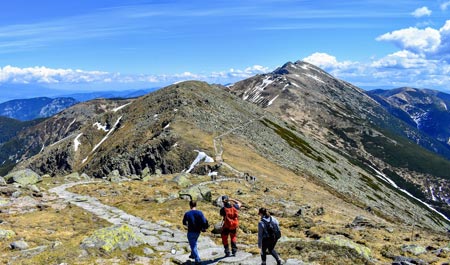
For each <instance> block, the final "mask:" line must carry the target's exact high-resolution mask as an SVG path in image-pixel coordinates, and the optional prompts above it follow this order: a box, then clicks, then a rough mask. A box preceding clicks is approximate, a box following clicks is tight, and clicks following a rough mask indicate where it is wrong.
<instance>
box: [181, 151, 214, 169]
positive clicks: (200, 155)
mask: <svg viewBox="0 0 450 265" xmlns="http://www.w3.org/2000/svg"><path fill="white" fill-rule="evenodd" d="M194 151H195V152H198V155H197V157H196V158H195V160H194V162H192V164H191V166H190V167H189V169H188V170H187V171H186V172H187V173H190V172H191V170H192V169H194V167H195V166H196V165H198V163H200V162H201V161H203V160H204V161H205V163H212V162H214V159H212V158H211V157H210V156H208V155H207V154H206V153H205V152H201V151H198V150H194Z"/></svg>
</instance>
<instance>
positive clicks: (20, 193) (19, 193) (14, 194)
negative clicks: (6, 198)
mask: <svg viewBox="0 0 450 265" xmlns="http://www.w3.org/2000/svg"><path fill="white" fill-rule="evenodd" d="M20 195H22V192H21V191H20V190H16V191H15V192H13V194H11V197H13V198H19V197H20Z"/></svg>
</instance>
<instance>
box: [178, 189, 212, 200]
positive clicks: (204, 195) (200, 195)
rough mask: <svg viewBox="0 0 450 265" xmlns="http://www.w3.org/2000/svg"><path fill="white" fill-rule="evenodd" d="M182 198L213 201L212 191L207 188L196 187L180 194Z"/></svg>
mask: <svg viewBox="0 0 450 265" xmlns="http://www.w3.org/2000/svg"><path fill="white" fill-rule="evenodd" d="M179 195H180V197H186V196H188V197H190V199H191V200H195V201H208V202H210V201H211V198H212V195H211V190H210V189H209V188H208V187H207V186H194V187H191V188H188V189H185V190H182V191H180V192H179Z"/></svg>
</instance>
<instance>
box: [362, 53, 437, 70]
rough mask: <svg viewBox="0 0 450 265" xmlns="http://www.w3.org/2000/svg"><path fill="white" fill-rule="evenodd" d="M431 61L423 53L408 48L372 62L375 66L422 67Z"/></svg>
mask: <svg viewBox="0 0 450 265" xmlns="http://www.w3.org/2000/svg"><path fill="white" fill-rule="evenodd" d="M428 65H429V61H428V60H426V59H425V57H424V56H423V55H420V54H416V53H413V52H410V51H407V50H402V51H398V52H395V53H392V54H389V55H387V56H386V57H384V58H382V59H380V60H376V61H374V62H372V64H371V66H372V67H374V68H403V69H408V68H421V67H427V66H428Z"/></svg>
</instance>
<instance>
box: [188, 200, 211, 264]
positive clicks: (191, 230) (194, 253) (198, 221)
mask: <svg viewBox="0 0 450 265" xmlns="http://www.w3.org/2000/svg"><path fill="white" fill-rule="evenodd" d="M189 207H190V208H191V210H190V211H187V212H186V213H185V214H184V217H183V225H185V226H187V229H188V232H187V238H188V241H189V246H190V247H191V255H190V256H189V258H192V259H194V260H195V264H200V262H201V260H200V256H199V254H198V249H197V240H198V237H199V236H200V232H205V231H206V229H207V228H208V226H209V225H208V220H206V218H205V216H204V215H203V213H202V211H200V210H197V209H196V207H197V202H196V201H190V202H189Z"/></svg>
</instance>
